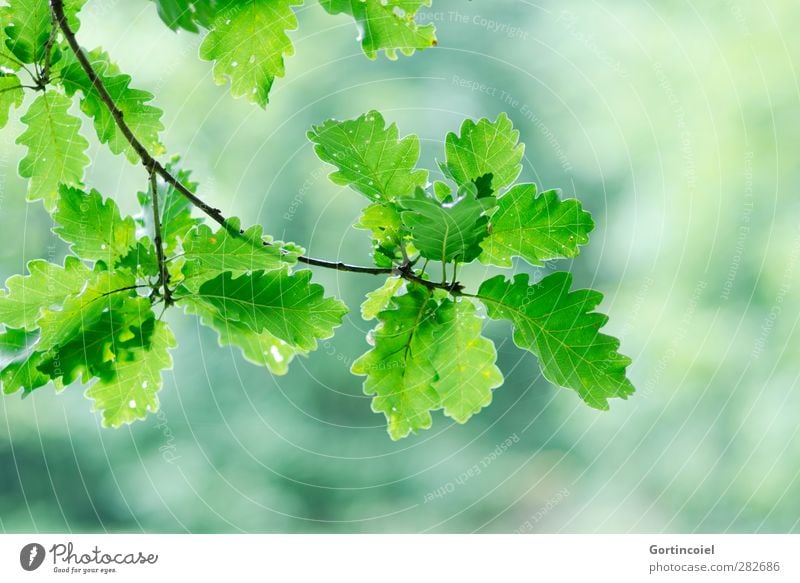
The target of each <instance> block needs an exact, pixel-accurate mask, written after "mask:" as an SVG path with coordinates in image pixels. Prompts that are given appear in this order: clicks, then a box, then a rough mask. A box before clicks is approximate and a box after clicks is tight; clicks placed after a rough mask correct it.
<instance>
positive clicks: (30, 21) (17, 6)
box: [0, 0, 86, 70]
mask: <svg viewBox="0 0 800 583" xmlns="http://www.w3.org/2000/svg"><path fill="white" fill-rule="evenodd" d="M85 3H86V0H64V14H65V15H66V17H67V21H68V22H69V24H70V27H71V28H72V30H75V31H76V30H78V28H79V26H80V22H79V21H78V18H77V15H78V12H79V11H80V9H81V8H82V7H83V5H84V4H85ZM3 8H4V10H3V11H2V12H0V17H1V18H2V23H3V24H2V26H3V29H4V31H5V35H6V38H5V46H6V48H8V50H10V51H11V53H12V54H13V55H14V56H15V57H16V58H17V59H19V60H20V61H21V62H23V63H25V64H31V63H41V62H43V61H44V59H45V48H46V45H47V41H48V39H49V38H50V35H51V32H52V31H53V26H52V24H53V19H52V14H51V12H50V2H49V0H8V6H5V7H3ZM14 70H16V67H15V68H14Z"/></svg>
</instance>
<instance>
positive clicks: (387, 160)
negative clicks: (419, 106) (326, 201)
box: [308, 111, 428, 202]
mask: <svg viewBox="0 0 800 583" xmlns="http://www.w3.org/2000/svg"><path fill="white" fill-rule="evenodd" d="M308 139H309V140H311V141H312V142H313V143H314V144H315V148H314V150H315V151H316V153H317V156H318V157H319V159H320V160H322V161H324V162H327V163H328V164H332V165H333V166H336V167H337V168H338V171H336V172H334V173H333V174H331V175H330V176H329V178H330V179H331V180H332V181H333V182H334V183H335V184H339V185H341V186H350V187H351V188H353V189H354V190H356V191H358V192H360V193H361V194H363V195H364V196H366V197H367V198H368V199H370V200H372V201H385V202H388V201H393V200H395V199H398V198H400V197H404V196H409V195H412V194H413V193H414V190H415V189H416V188H417V187H422V186H425V183H426V182H427V180H428V172H427V170H417V169H416V166H417V162H418V161H419V152H420V147H419V138H418V137H417V136H415V135H410V136H406V137H405V138H403V139H400V137H399V132H398V130H397V126H396V125H395V124H391V125H390V126H388V127H386V122H385V121H384V119H383V116H382V115H381V114H380V113H378V112H377V111H370V112H369V113H365V114H364V115H362V116H361V117H359V118H358V119H354V120H349V121H336V120H328V121H326V122H325V123H324V124H322V125H319V126H314V127H312V129H311V131H310V132H309V133H308Z"/></svg>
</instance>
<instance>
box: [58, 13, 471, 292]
mask: <svg viewBox="0 0 800 583" xmlns="http://www.w3.org/2000/svg"><path fill="white" fill-rule="evenodd" d="M50 7H51V9H52V11H53V16H54V18H55V20H56V22H57V23H58V26H59V28H60V29H61V32H62V33H63V34H64V38H65V39H66V40H67V44H68V45H69V47H70V49H71V50H72V52H73V53H74V54H75V57H76V58H77V59H78V63H80V65H81V68H82V69H83V70H84V72H85V73H86V75H87V76H88V77H89V80H90V81H91V82H92V86H93V87H94V88H95V90H96V91H97V93H98V95H99V96H100V100H101V101H102V102H103V104H104V105H105V106H106V108H107V109H108V111H109V112H110V113H111V117H112V118H113V119H114V123H115V124H116V125H117V127H118V128H119V130H120V131H121V132H122V135H123V136H124V137H125V139H126V140H127V141H128V143H129V144H130V145H131V147H132V148H133V149H134V151H135V152H136V153H137V154H138V156H139V159H140V160H141V162H142V165H143V166H144V167H145V169H146V170H147V172H148V173H150V174H151V176H155V175H156V174H157V175H158V176H160V177H161V178H162V179H163V180H164V181H165V182H166V183H167V184H169V185H171V186H172V187H174V188H175V190H177V191H178V192H179V193H180V194H181V195H183V196H184V197H186V198H187V199H188V200H189V202H191V203H192V204H193V205H194V206H195V207H197V208H198V209H200V210H201V211H202V212H203V213H205V214H206V215H207V216H208V217H210V218H211V219H213V220H214V221H215V222H217V223H218V224H220V225H221V226H223V227H224V228H226V229H228V231H229V232H230V233H232V234H235V235H238V234H240V233H241V232H243V231H237V230H236V229H233V228H232V227H231V226H230V225H229V223H228V220H227V218H226V217H225V216H224V215H223V214H222V211H220V210H219V209H217V208H214V207H212V206H211V205H209V204H207V203H206V202H204V201H203V200H201V199H200V198H199V197H198V196H197V195H196V194H194V193H193V192H192V191H191V190H189V189H188V188H187V187H186V186H184V185H183V184H182V183H181V181H180V180H178V179H177V178H176V177H175V176H173V175H172V174H171V173H170V172H169V171H168V170H167V169H166V168H165V167H164V166H163V165H162V164H161V163H160V162H159V161H158V160H156V159H155V158H153V156H151V155H150V152H148V151H147V148H145V147H144V145H143V144H142V143H141V142H140V141H139V140H138V138H137V137H136V136H135V135H134V134H133V131H132V130H131V128H130V127H129V126H128V124H127V122H126V121H125V119H124V115H123V113H122V111H121V110H120V109H119V107H117V104H116V103H114V99H113V98H112V97H111V95H110V94H109V93H108V90H107V89H106V87H105V85H104V84H103V81H102V79H100V77H99V76H98V75H97V72H96V71H95V70H94V67H92V64H91V63H90V62H89V59H88V58H87V57H86V55H85V53H84V52H83V49H81V46H80V44H79V43H78V39H77V38H76V37H75V33H74V31H73V30H72V28H71V27H70V26H69V23H68V22H67V18H66V15H65V14H64V0H50ZM153 198H154V200H155V196H154V197H153ZM264 244H265V245H269V243H267V242H264ZM157 247H158V246H157ZM157 251H159V252H161V253H163V250H161V249H160V248H158V249H157ZM297 260H298V261H299V262H301V263H305V264H306V265H312V266H315V267H323V268H325V269H333V270H336V271H344V272H349V273H364V274H368V275H397V276H400V277H402V278H403V279H406V280H408V281H412V282H415V283H418V284H420V285H423V286H425V287H426V288H428V289H431V290H433V289H443V290H445V291H448V292H450V293H452V294H453V295H460V294H461V292H462V290H463V286H462V285H461V284H459V283H458V282H453V283H450V284H448V283H444V282H443V283H441V284H439V283H434V282H431V281H428V280H426V279H423V278H421V277H420V276H418V275H416V274H415V273H414V270H413V264H412V263H411V262H409V261H405V262H404V264H403V265H401V266H398V267H394V268H391V267H386V268H384V267H362V266H359V265H348V264H346V263H342V262H336V261H325V260H323V259H314V258H312V257H305V256H300V257H298V258H297ZM159 263H160V264H161V265H163V257H159ZM162 283H164V289H165V291H166V283H165V282H162ZM165 299H166V297H165Z"/></svg>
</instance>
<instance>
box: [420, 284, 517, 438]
mask: <svg viewBox="0 0 800 583" xmlns="http://www.w3.org/2000/svg"><path fill="white" fill-rule="evenodd" d="M436 317H437V321H438V326H437V330H436V336H435V338H436V350H435V352H434V356H433V358H432V362H433V366H434V368H435V369H436V373H437V378H436V381H435V382H434V383H433V386H434V388H435V389H436V392H437V393H438V394H439V398H440V400H441V403H442V407H443V408H444V412H445V415H447V416H448V417H452V418H453V419H455V420H456V421H458V422H459V423H466V422H467V421H468V420H469V418H470V417H472V416H473V415H474V414H476V413H478V412H479V411H480V410H481V409H483V408H484V407H486V406H487V405H488V404H489V403H491V402H492V389H495V388H497V387H499V386H500V385H502V384H503V374H502V373H501V372H500V369H499V368H497V366H496V365H495V361H496V360H497V351H496V350H495V348H494V344H493V343H492V341H491V340H488V339H487V338H484V337H483V336H481V329H482V328H483V321H482V320H481V318H479V317H478V315H477V310H476V309H475V304H473V303H472V301H470V300H467V299H461V300H457V301H453V300H449V299H448V300H444V301H443V302H442V304H441V306H440V307H439V309H438V310H437V311H436Z"/></svg>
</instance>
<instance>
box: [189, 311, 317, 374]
mask: <svg viewBox="0 0 800 583" xmlns="http://www.w3.org/2000/svg"><path fill="white" fill-rule="evenodd" d="M188 299H189V300H190V301H188V302H187V303H186V311H187V313H190V314H195V315H197V316H198V317H199V318H200V321H201V322H202V324H203V325H204V326H208V327H209V328H211V329H212V330H214V331H215V332H217V335H218V339H219V345H220V346H237V347H239V348H240V349H241V352H242V356H244V358H245V359H246V360H248V361H249V362H251V363H253V364H255V365H257V366H265V367H267V368H268V369H269V370H270V372H272V374H275V375H279V376H280V375H285V374H286V373H288V372H289V364H291V362H292V360H293V359H294V357H295V356H296V355H298V354H304V351H301V350H299V349H297V348H295V347H293V346H290V345H289V344H287V343H286V342H284V341H283V340H281V339H280V338H277V337H275V336H273V335H272V334H270V333H269V332H266V331H262V332H253V330H252V329H250V328H249V327H248V326H247V325H246V324H243V323H242V322H237V321H235V320H224V319H222V318H219V317H218V316H217V313H216V311H215V310H214V309H213V308H212V307H211V306H209V305H208V304H206V303H204V302H202V301H192V300H193V298H188Z"/></svg>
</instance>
